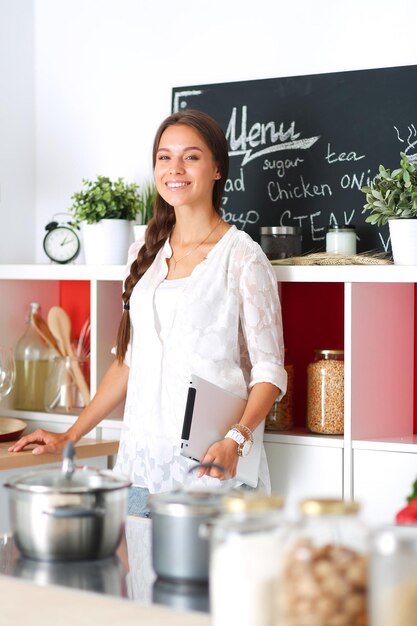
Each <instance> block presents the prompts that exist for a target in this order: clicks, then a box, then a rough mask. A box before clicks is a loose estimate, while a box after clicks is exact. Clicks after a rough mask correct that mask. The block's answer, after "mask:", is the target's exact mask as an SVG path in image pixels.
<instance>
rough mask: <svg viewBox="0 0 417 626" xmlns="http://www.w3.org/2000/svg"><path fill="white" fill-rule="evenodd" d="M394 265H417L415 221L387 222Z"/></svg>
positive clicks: (398, 220)
mask: <svg viewBox="0 0 417 626" xmlns="http://www.w3.org/2000/svg"><path fill="white" fill-rule="evenodd" d="M388 225H389V232H390V236H391V248H392V256H393V259H394V263H395V265H417V219H401V218H399V219H393V220H388Z"/></svg>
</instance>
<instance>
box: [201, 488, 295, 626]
mask: <svg viewBox="0 0 417 626" xmlns="http://www.w3.org/2000/svg"><path fill="white" fill-rule="evenodd" d="M222 504H223V508H222V511H223V513H222V514H221V515H220V516H219V517H217V518H216V519H215V521H214V524H213V526H212V527H211V529H210V535H211V557H210V586H209V588H210V608H211V615H212V625H213V626H230V624H239V626H253V625H254V624H256V626H272V625H273V624H275V621H274V620H275V618H276V612H277V611H276V610H277V606H276V595H277V593H276V587H277V584H278V574H279V553H280V549H281V541H282V535H283V523H282V506H283V500H282V498H281V497H279V496H276V495H273V496H266V495H265V494H260V493H258V492H256V491H252V492H250V491H241V492H238V493H237V494H236V495H229V496H227V497H225V498H224V499H223V503H222Z"/></svg>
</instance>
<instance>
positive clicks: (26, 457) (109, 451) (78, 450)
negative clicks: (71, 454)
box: [0, 438, 119, 470]
mask: <svg viewBox="0 0 417 626" xmlns="http://www.w3.org/2000/svg"><path fill="white" fill-rule="evenodd" d="M12 443H13V442H11V441H2V442H0V470H10V469H17V468H21V467H32V466H35V465H46V464H48V463H62V452H59V453H58V454H41V455H36V456H35V455H34V454H32V450H33V448H35V447H36V446H35V445H32V446H29V447H28V448H27V449H26V450H23V451H22V452H8V451H7V450H8V448H9V447H10V446H11V445H12ZM118 447H119V442H118V441H110V440H109V441H108V440H99V439H87V438H84V439H80V441H79V442H78V443H76V444H75V456H76V461H79V460H81V459H91V458H94V457H99V456H111V455H113V454H116V453H117V450H118Z"/></svg>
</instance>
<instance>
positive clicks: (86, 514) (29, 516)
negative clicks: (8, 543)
mask: <svg viewBox="0 0 417 626" xmlns="http://www.w3.org/2000/svg"><path fill="white" fill-rule="evenodd" d="M130 485H131V483H130V482H129V481H127V480H125V479H122V478H119V477H118V476H116V475H115V474H113V473H112V472H111V471H107V470H98V469H95V468H89V467H77V466H75V465H74V445H73V444H72V443H71V442H70V443H69V444H67V446H66V448H65V450H64V459H63V463H62V468H58V469H44V470H40V471H36V472H28V473H26V474H23V475H18V476H15V477H12V478H11V479H10V480H9V481H8V482H6V483H5V487H7V488H8V490H9V509H10V523H11V529H12V532H13V538H14V541H15V544H16V546H17V547H18V549H19V550H20V552H21V553H22V554H23V555H24V556H25V557H28V558H32V559H38V560H46V561H58V560H71V561H79V560H83V559H99V558H105V557H109V556H111V555H112V554H114V552H115V551H116V548H117V546H118V545H119V543H120V541H121V538H122V536H123V532H124V526H125V521H126V515H127V495H128V489H129V487H130Z"/></svg>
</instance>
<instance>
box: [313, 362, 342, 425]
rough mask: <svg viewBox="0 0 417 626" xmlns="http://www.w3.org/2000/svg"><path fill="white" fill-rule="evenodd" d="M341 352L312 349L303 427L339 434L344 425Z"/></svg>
mask: <svg viewBox="0 0 417 626" xmlns="http://www.w3.org/2000/svg"><path fill="white" fill-rule="evenodd" d="M343 355H344V353H343V350H315V352H314V361H313V362H312V363H309V365H308V367H307V428H308V429H309V430H310V431H311V432H313V433H320V434H322V435H342V434H343V425H344V369H345V368H344V361H343Z"/></svg>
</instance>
